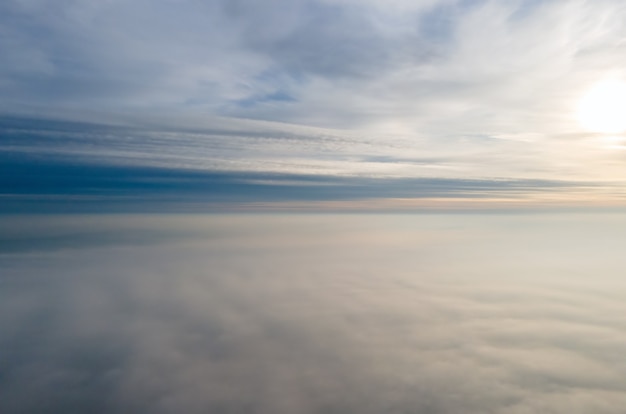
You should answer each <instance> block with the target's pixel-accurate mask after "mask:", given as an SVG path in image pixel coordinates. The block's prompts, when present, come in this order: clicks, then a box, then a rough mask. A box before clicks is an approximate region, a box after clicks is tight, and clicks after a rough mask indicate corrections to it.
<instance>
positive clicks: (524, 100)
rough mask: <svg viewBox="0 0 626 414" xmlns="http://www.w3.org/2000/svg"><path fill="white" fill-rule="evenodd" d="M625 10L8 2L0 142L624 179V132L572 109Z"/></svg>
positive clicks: (49, 150) (336, 166)
mask: <svg viewBox="0 0 626 414" xmlns="http://www.w3.org/2000/svg"><path fill="white" fill-rule="evenodd" d="M625 13H626V10H625V8H624V7H623V5H622V4H621V3H620V2H619V1H610V0H606V1H594V2H591V1H583V0H576V1H568V2H559V1H544V2H537V1H530V0H527V1H523V0H517V1H507V2H502V1H461V0H459V1H455V0H440V1H435V0H424V1H418V2H405V1H394V2H380V1H374V0H372V1H362V2H356V1H349V0H342V1H335V2H330V1H324V0H319V1H308V0H307V1H305V0H299V1H278V0H277V1H269V2H263V3H258V2H251V1H243V0H242V1H217V2H210V3H207V4H200V3H198V2H195V1H186V0H184V1H178V2H170V1H165V0H163V1H161V0H158V1H150V2H146V1H136V2H132V3H129V2H121V1H107V2H74V1H63V2H55V3H54V4H50V3H49V2H44V1H29V2H22V1H8V2H4V3H3V4H2V5H0V16H1V17H0V20H1V22H2V26H3V29H2V31H0V47H1V48H2V50H3V56H4V61H5V62H6V63H5V64H4V65H2V67H1V68H0V93H1V94H2V96H3V100H2V104H0V112H1V115H2V117H3V120H2V131H1V133H2V136H1V141H0V144H1V148H2V151H4V152H5V153H7V154H8V153H14V152H15V151H18V152H30V153H32V154H34V153H40V154H55V156H56V155H61V154H65V156H67V157H69V158H75V157H76V158H79V159H80V160H83V159H89V160H92V161H96V162H99V163H101V164H108V163H112V164H114V165H118V164H136V165H138V166H144V165H149V166H152V167H159V168H161V167H166V168H173V169H202V170H210V171H239V172H241V171H243V172H251V171H258V172H260V173H280V174H313V175H315V174H319V175H338V176H345V175H353V176H355V175H358V176H363V177H389V178H409V177H413V178H418V177H420V178H429V179H430V178H442V179H476V180H493V179H496V180H514V181H515V180H545V181H589V182H591V181H595V182H603V183H606V182H609V181H614V182H615V191H621V187H622V185H621V184H619V183H618V181H620V177H622V176H623V175H624V173H626V171H624V167H623V165H624V164H623V162H622V158H623V157H622V155H621V151H620V150H619V149H620V148H622V147H623V142H624V139H623V137H616V138H612V141H611V144H610V145H609V144H606V143H605V142H604V140H606V139H608V138H607V137H603V136H599V135H597V134H591V133H588V132H586V131H585V130H583V129H582V127H581V126H580V125H579V124H578V123H577V121H576V119H575V116H574V112H575V111H574V108H575V105H576V102H577V100H578V99H579V98H580V96H581V95H582V94H583V93H584V91H585V90H586V88H588V87H589V86H590V85H591V84H593V82H595V81H598V80H600V79H602V78H604V77H606V76H608V75H611V76H614V77H620V76H623V75H624V73H622V72H623V70H622V68H623V67H626V62H625V61H624V59H626V58H624V56H626V53H622V52H623V49H624V42H623V40H622V39H623V38H624V34H625V33H624V30H625V29H624V27H623V25H622V24H621V22H622V21H623V17H624V15H625ZM18 118H19V119H21V121H17V119H18ZM54 119H56V120H58V121H56V124H55V123H54V122H52V121H51V120H54ZM46 120H47V121H46ZM61 121H72V122H74V123H73V124H71V125H70V123H67V122H61ZM45 156H46V157H47V155H45ZM390 160H394V162H390ZM426 160H427V161H426ZM372 196H373V197H376V195H375V194H373V195H372Z"/></svg>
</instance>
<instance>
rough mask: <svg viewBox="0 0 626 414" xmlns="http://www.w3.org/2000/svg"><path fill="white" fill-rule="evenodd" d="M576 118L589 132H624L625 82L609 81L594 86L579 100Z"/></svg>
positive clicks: (625, 124)
mask: <svg viewBox="0 0 626 414" xmlns="http://www.w3.org/2000/svg"><path fill="white" fill-rule="evenodd" d="M577 117H578V121H579V122H580V124H581V125H582V126H583V127H584V128H586V129H587V130H589V131H591V132H598V133H604V134H620V133H622V132H624V131H626V82H623V81H621V80H615V79H611V80H605V81H602V82H598V83H597V84H595V85H594V86H593V87H592V88H591V89H590V90H589V91H588V92H587V94H586V95H584V96H583V98H582V99H581V100H580V102H579V104H578V112H577Z"/></svg>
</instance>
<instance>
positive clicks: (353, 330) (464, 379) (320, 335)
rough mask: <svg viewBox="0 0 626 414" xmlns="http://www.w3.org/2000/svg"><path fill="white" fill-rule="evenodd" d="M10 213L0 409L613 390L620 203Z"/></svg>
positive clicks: (181, 407)
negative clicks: (459, 211) (396, 210)
mask: <svg viewBox="0 0 626 414" xmlns="http://www.w3.org/2000/svg"><path fill="white" fill-rule="evenodd" d="M22 220H23V221H22V222H19V221H12V222H9V221H7V220H4V221H3V223H2V226H3V230H4V231H3V233H2V245H1V246H2V251H3V253H2V255H1V256H0V261H1V262H0V263H1V264H2V267H3V269H4V271H3V273H2V279H1V282H2V285H3V289H2V292H3V293H2V298H1V299H2V300H1V301H0V310H1V312H0V325H1V327H2V329H1V330H0V332H1V333H0V345H1V347H2V349H3V352H2V355H1V357H0V366H1V367H2V369H1V372H2V376H1V377H0V384H1V386H2V389H3V390H4V392H3V395H2V397H1V398H0V408H1V409H2V411H6V412H25V413H30V412H32V413H35V412H37V413H57V412H68V411H89V412H121V413H126V412H129V413H130V412H137V411H145V412H154V413H174V412H183V411H184V412H189V413H196V412H197V413H200V412H207V411H210V412H224V413H227V412H259V413H293V412H302V413H318V412H337V413H340V412H341V413H350V412H355V413H356V412H359V413H370V412H371V413H380V412H391V413H402V412H416V413H425V414H426V413H428V414H430V413H459V412H464V413H485V412H490V413H507V414H512V413H515V414H521V413H524V414H531V413H532V414H534V413H545V412H552V413H589V412H594V413H620V412H621V411H622V409H623V407H624V403H626V389H624V384H625V383H626V381H625V379H626V365H625V364H624V359H623V350H624V347H625V346H626V325H625V323H624V320H623V318H622V316H621V315H623V313H624V294H625V293H624V292H626V290H625V288H626V286H624V283H623V280H622V278H621V269H623V266H624V260H623V256H622V255H621V254H620V246H621V245H622V244H623V243H622V241H623V240H622V239H623V235H621V234H619V231H618V230H617V228H618V227H619V226H615V222H616V220H617V221H620V220H622V218H619V217H618V216H612V217H608V216H606V215H605V216H591V215H583V216H573V215H572V216H555V215H545V216H543V215H528V216H507V215H503V216H490V217H487V216H480V215H474V216H454V215H448V216H437V215H424V216H398V215H395V216H381V215H378V216H348V215H343V216H330V215H329V216H282V217H279V216H270V215H264V216H213V217H211V216H203V217H199V216H188V217H182V216H170V217H163V216H153V217H148V216H144V217H142V218H138V217H133V216H128V217H125V216H117V217H107V216H97V217H94V216H91V217H89V216H84V217H78V216H75V217H71V218H70V217H66V218H55V219H52V218H44V217H41V218H29V219H28V220H27V219H26V218H24V219H22ZM26 220H27V221H26ZM511 232H515V237H511V236H510V235H511V234H512V233H511ZM20 239H21V240H28V241H29V243H22V247H19V243H18V244H17V245H15V244H14V243H11V242H12V241H13V242H14V241H19V240H20ZM35 241H37V243H35ZM15 246H18V247H17V248H15ZM25 246H27V248H26V247H25Z"/></svg>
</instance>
